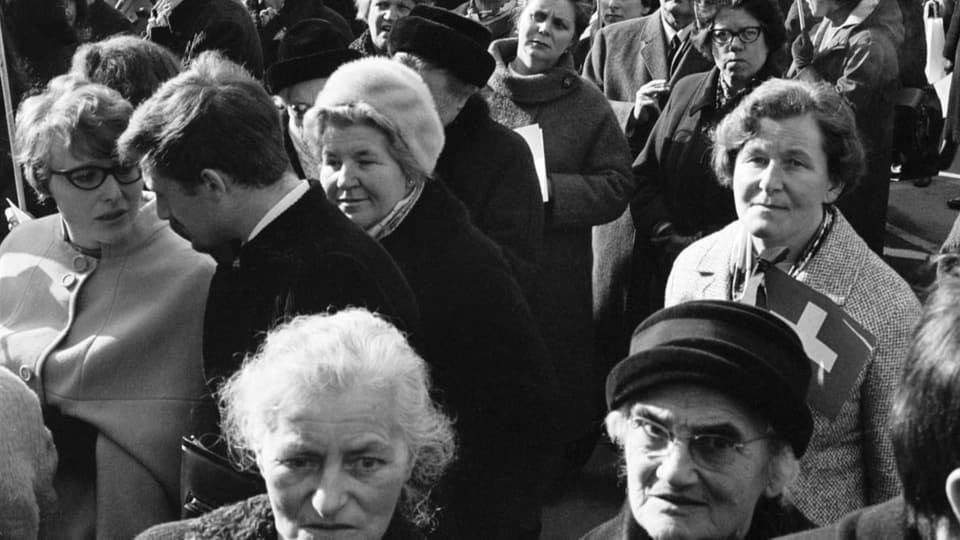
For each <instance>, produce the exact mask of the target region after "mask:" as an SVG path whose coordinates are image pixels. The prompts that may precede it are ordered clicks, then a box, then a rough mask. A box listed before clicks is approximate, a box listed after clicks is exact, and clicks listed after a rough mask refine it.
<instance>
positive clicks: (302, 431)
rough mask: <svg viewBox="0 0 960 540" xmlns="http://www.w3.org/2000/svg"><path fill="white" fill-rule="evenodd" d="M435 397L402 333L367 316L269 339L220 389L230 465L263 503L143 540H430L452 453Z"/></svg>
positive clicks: (285, 329) (289, 328) (277, 332)
mask: <svg viewBox="0 0 960 540" xmlns="http://www.w3.org/2000/svg"><path fill="white" fill-rule="evenodd" d="M431 390H432V389H431V381H430V374H429V373H428V369H427V365H426V363H425V362H424V361H423V360H422V359H421V358H420V357H419V356H418V355H417V353H416V352H414V350H413V349H412V348H411V347H410V345H409V344H407V341H406V340H405V339H404V337H403V334H402V333H400V331H399V330H397V329H396V328H394V327H393V326H391V325H390V324H389V323H388V322H386V321H385V320H384V319H382V318H380V317H378V316H376V315H373V314H371V313H369V312H367V311H365V310H362V309H347V310H343V311H341V312H339V313H336V314H334V315H326V314H319V315H309V316H301V317H297V318H296V319H294V320H292V321H291V322H289V323H286V324H284V325H282V326H279V327H277V328H275V329H273V330H272V331H271V332H270V333H269V334H268V335H267V337H266V340H265V341H264V345H263V348H262V349H261V350H260V351H259V352H258V353H257V354H256V355H255V356H252V357H248V359H247V360H246V361H245V362H244V364H243V367H242V368H241V369H240V370H239V371H237V372H236V373H235V374H234V375H233V376H232V377H231V378H230V379H229V380H228V381H227V382H226V383H225V384H224V385H223V387H222V388H221V390H220V406H221V409H222V415H221V416H222V418H223V431H224V433H225V434H226V436H227V439H228V442H229V444H230V447H231V449H232V451H233V455H235V456H238V457H239V459H240V462H241V464H242V465H243V466H245V467H248V468H253V467H254V466H256V469H257V470H258V471H259V473H260V475H261V476H262V477H263V479H264V481H265V482H266V485H267V493H266V494H265V495H257V496H254V497H252V498H250V499H246V500H244V501H241V502H239V503H236V504H233V505H231V506H225V507H222V508H219V509H217V510H214V511H212V512H210V513H208V514H205V515H203V516H201V517H199V518H195V519H191V520H186V521H181V522H175V523H168V524H165V525H158V526H157V527H154V528H152V529H150V530H148V531H146V532H145V533H143V534H141V535H140V536H138V537H137V538H138V540H164V539H175V538H176V539H181V538H254V537H255V538H263V539H271V540H272V539H277V540H299V539H303V538H314V537H319V536H320V535H323V536H330V537H334V536H336V537H340V536H344V537H354V538H363V539H367V540H379V539H383V540H415V539H420V538H423V535H424V534H425V533H426V532H429V531H430V526H431V520H432V518H433V516H434V508H435V506H436V504H437V502H438V501H435V500H431V498H430V495H431V492H432V490H433V488H434V487H435V486H436V484H437V482H438V481H439V480H440V478H441V476H443V474H444V471H445V470H446V469H447V467H448V466H449V465H450V463H451V461H452V460H453V457H454V450H455V442H454V434H453V429H452V425H451V424H452V422H451V420H450V419H449V418H448V417H447V416H446V415H445V414H444V413H443V412H441V410H440V409H439V407H437V405H436V404H435V403H434V402H433V401H432V400H431V397H430V392H431Z"/></svg>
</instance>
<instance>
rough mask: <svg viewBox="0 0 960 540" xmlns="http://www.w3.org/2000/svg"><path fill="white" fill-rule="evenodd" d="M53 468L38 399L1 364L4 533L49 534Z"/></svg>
mask: <svg viewBox="0 0 960 540" xmlns="http://www.w3.org/2000/svg"><path fill="white" fill-rule="evenodd" d="M56 470H57V450H56V448H54V446H53V438H52V437H51V436H50V431H49V430H48V429H47V428H46V427H45V426H44V425H43V415H42V413H41V412H40V401H39V400H38V399H37V396H36V394H34V393H33V392H32V391H31V390H30V388H29V387H28V386H27V385H26V384H25V383H24V382H23V381H21V380H20V379H19V378H18V377H17V375H15V374H14V373H13V372H12V371H10V370H8V369H4V368H0V531H3V537H4V538H5V539H9V540H37V538H49V537H51V536H52V535H51V534H50V533H52V532H53V531H55V530H56V524H55V523H53V522H52V521H51V518H53V512H52V511H53V509H54V505H55V504H56V499H57V494H56V492H55V491H54V488H53V475H54V473H55V472H56ZM41 531H42V532H41Z"/></svg>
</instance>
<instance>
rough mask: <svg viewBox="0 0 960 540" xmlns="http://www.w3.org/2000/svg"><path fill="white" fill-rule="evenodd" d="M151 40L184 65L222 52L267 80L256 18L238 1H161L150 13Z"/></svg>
mask: <svg viewBox="0 0 960 540" xmlns="http://www.w3.org/2000/svg"><path fill="white" fill-rule="evenodd" d="M146 35H147V38H148V39H150V40H151V41H155V42H157V43H159V44H160V45H163V46H164V47H167V48H168V49H170V50H171V51H173V53H174V54H176V55H177V56H179V57H180V58H181V59H182V60H183V63H184V64H188V63H190V61H191V60H193V59H194V58H196V57H197V56H199V55H200V53H202V52H203V51H213V50H215V51H220V53H221V54H223V55H224V56H226V57H227V58H229V59H230V60H232V61H234V62H236V63H237V64H240V65H242V66H243V67H244V68H246V69H247V71H249V72H250V73H252V74H253V76H254V77H256V78H258V79H259V78H262V77H263V69H264V64H263V47H262V45H261V43H260V35H259V34H258V33H257V28H256V26H255V25H254V23H253V18H252V17H251V16H250V13H248V12H247V9H246V7H245V6H244V5H243V4H242V3H241V2H239V1H237V0H158V1H157V2H156V4H155V5H154V6H153V9H152V10H151V11H150V20H149V21H148V23H147V29H146Z"/></svg>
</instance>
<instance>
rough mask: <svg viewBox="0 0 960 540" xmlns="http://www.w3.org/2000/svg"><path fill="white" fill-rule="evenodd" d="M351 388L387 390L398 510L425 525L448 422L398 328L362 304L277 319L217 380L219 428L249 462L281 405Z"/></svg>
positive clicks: (447, 450)
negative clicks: (398, 448) (401, 466)
mask: <svg viewBox="0 0 960 540" xmlns="http://www.w3.org/2000/svg"><path fill="white" fill-rule="evenodd" d="M354 389H365V390H372V391H376V392H379V393H380V395H390V396H393V400H392V401H393V402H392V403H390V405H389V409H390V410H392V411H393V412H394V415H395V416H394V420H395V421H396V423H397V425H398V426H399V427H400V429H401V431H402V432H403V438H404V441H405V443H406V444H407V447H408V448H409V451H410V456H411V460H412V467H411V474H410V478H409V479H408V480H407V482H406V483H405V484H404V486H403V490H402V493H401V497H400V503H399V504H400V511H401V513H402V514H403V515H404V516H405V517H407V518H409V519H410V521H411V522H412V523H414V524H415V525H417V526H419V527H422V528H428V527H429V525H430V524H431V522H432V519H433V513H434V512H433V508H432V505H431V504H430V501H429V499H430V493H431V491H432V489H433V488H434V486H435V485H436V484H437V482H438V481H439V479H440V477H441V476H442V474H443V472H444V471H445V470H446V468H447V467H448V466H449V465H450V463H451V462H452V460H453V458H454V454H455V450H456V444H455V442H454V434H453V428H452V424H451V421H450V419H449V418H447V416H446V415H445V414H444V413H443V412H441V410H440V409H439V408H438V407H437V405H436V404H435V403H434V402H433V401H432V399H431V398H430V377H429V375H428V373H427V365H426V363H425V362H424V361H423V359H421V358H420V357H419V356H418V355H417V353H416V352H414V350H413V349H412V348H411V347H410V345H409V344H408V343H407V340H406V339H405V338H404V336H403V334H401V333H400V331H399V330H397V329H396V328H394V327H393V326H392V325H390V323H388V322H387V321H386V320H384V319H382V318H381V317H379V316H377V315H374V314H372V313H370V312H368V311H366V310H364V309H359V308H358V309H346V310H343V311H339V312H337V313H335V314H318V315H309V316H300V317H297V318H295V319H293V320H291V321H290V322H288V323H286V324H283V325H281V326H279V327H277V328H276V329H274V330H273V331H271V332H270V333H269V334H268V335H267V338H266V340H265V342H264V344H263V346H262V347H261V348H260V350H259V351H258V352H257V354H256V355H253V356H249V357H247V359H246V360H245V361H244V364H243V367H242V368H241V369H240V370H239V371H238V372H237V373H235V374H234V375H233V376H232V377H230V379H228V380H227V382H226V383H224V385H223V387H222V388H221V390H220V409H221V414H222V418H223V432H224V434H225V435H226V438H227V442H228V444H229V446H230V449H231V452H232V454H233V456H234V458H235V459H236V460H237V461H238V462H239V463H240V464H241V466H244V467H250V466H252V465H253V464H254V463H255V462H256V455H257V454H258V453H259V451H260V448H261V447H262V445H263V443H264V440H265V438H266V436H267V435H269V433H271V432H272V431H274V430H275V429H276V428H277V426H278V424H279V422H280V420H281V419H282V418H283V415H284V411H288V410H291V409H292V408H294V407H298V406H302V405H303V404H305V403H311V402H313V401H314V400H315V399H316V398H317V396H321V395H323V396H327V395H334V396H336V395H342V394H343V393H344V392H348V391H350V390H354Z"/></svg>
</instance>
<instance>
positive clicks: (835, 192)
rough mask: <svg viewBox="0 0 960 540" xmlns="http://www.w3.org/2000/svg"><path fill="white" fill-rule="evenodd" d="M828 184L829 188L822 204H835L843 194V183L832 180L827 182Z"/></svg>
mask: <svg viewBox="0 0 960 540" xmlns="http://www.w3.org/2000/svg"><path fill="white" fill-rule="evenodd" d="M827 181H828V182H830V188H829V189H827V194H826V196H825V197H824V201H823V202H824V204H833V203H835V202H837V199H839V198H840V194H841V193H843V183H841V182H834V181H832V180H827Z"/></svg>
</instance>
